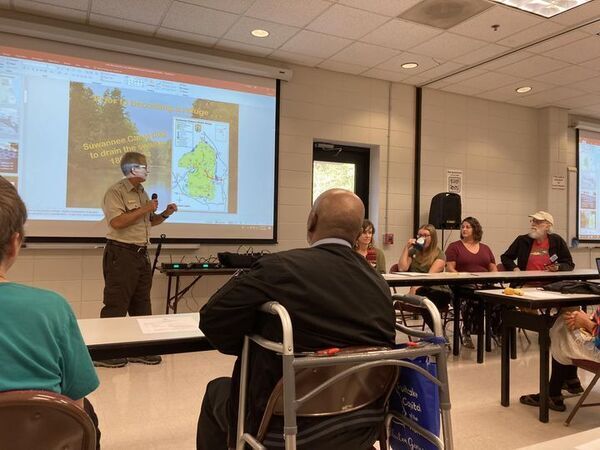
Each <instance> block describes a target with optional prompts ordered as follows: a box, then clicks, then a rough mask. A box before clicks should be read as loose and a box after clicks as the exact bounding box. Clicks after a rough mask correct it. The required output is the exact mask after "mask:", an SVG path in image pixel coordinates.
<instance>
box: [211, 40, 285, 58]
mask: <svg viewBox="0 0 600 450" xmlns="http://www.w3.org/2000/svg"><path fill="white" fill-rule="evenodd" d="M215 48H218V49H220V50H227V51H230V52H236V53H242V54H244V55H252V56H267V55H268V54H270V53H272V52H273V49H272V48H266V47H259V46H258V45H250V44H244V43H242V42H237V41H229V40H227V39H220V40H219V42H217V44H216V45H215Z"/></svg>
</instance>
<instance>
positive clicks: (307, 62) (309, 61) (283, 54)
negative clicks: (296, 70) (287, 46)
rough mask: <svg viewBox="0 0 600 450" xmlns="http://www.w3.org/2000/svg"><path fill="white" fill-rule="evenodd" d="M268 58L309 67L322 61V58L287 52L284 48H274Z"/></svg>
mask: <svg viewBox="0 0 600 450" xmlns="http://www.w3.org/2000/svg"><path fill="white" fill-rule="evenodd" d="M269 58H270V59H277V60H279V61H285V62H290V63H294V64H301V65H303V66H309V67H314V66H316V65H317V64H319V63H320V62H321V61H323V58H318V57H315V56H308V55H302V54H299V53H294V52H287V51H285V50H275V51H274V52H273V53H271V55H269Z"/></svg>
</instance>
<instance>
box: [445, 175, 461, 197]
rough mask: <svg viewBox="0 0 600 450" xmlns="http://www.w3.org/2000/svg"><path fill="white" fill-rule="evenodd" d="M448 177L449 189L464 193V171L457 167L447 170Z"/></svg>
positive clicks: (449, 190)
mask: <svg viewBox="0 0 600 450" xmlns="http://www.w3.org/2000/svg"><path fill="white" fill-rule="evenodd" d="M446 179H447V181H448V183H447V184H448V191H447V192H451V193H453V194H458V195H462V193H463V182H464V180H463V171H462V170H456V169H448V170H446Z"/></svg>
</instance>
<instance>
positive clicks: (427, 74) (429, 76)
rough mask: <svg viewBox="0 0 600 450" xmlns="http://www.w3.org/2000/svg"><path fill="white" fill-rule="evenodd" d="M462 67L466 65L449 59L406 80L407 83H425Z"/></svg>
mask: <svg viewBox="0 0 600 450" xmlns="http://www.w3.org/2000/svg"><path fill="white" fill-rule="evenodd" d="M461 67H464V66H463V65H462V64H457V63H455V62H452V61H448V62H445V63H443V64H440V65H439V66H437V67H434V68H433V69H429V70H426V71H424V72H421V73H420V74H418V75H414V76H412V77H409V78H407V79H406V82H407V83H413V82H414V83H415V84H424V83H427V82H429V81H431V80H434V79H436V78H440V77H443V76H444V75H447V74H450V73H452V72H454V71H456V70H458V69H460V68H461Z"/></svg>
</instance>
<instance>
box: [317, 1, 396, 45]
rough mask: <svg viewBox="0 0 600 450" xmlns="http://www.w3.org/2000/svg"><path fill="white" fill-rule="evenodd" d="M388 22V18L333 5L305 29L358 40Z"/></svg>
mask: <svg viewBox="0 0 600 450" xmlns="http://www.w3.org/2000/svg"><path fill="white" fill-rule="evenodd" d="M388 20H389V18H388V17H385V16H381V15H379V14H374V13H370V12H367V11H363V10H360V9H355V8H350V7H348V6H343V5H338V4H335V5H333V6H332V7H331V8H329V9H328V10H327V11H325V12H324V13H323V14H321V15H320V16H319V17H318V18H317V19H316V20H314V21H312V22H311V23H310V24H308V26H307V27H306V28H307V29H309V30H312V31H320V32H322V33H326V34H332V35H334V36H340V37H345V38H350V39H358V38H360V37H362V36H364V35H365V34H367V33H368V32H370V31H373V30H374V29H375V28H377V27H379V26H381V25H382V24H384V23H385V22H387V21H388Z"/></svg>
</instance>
